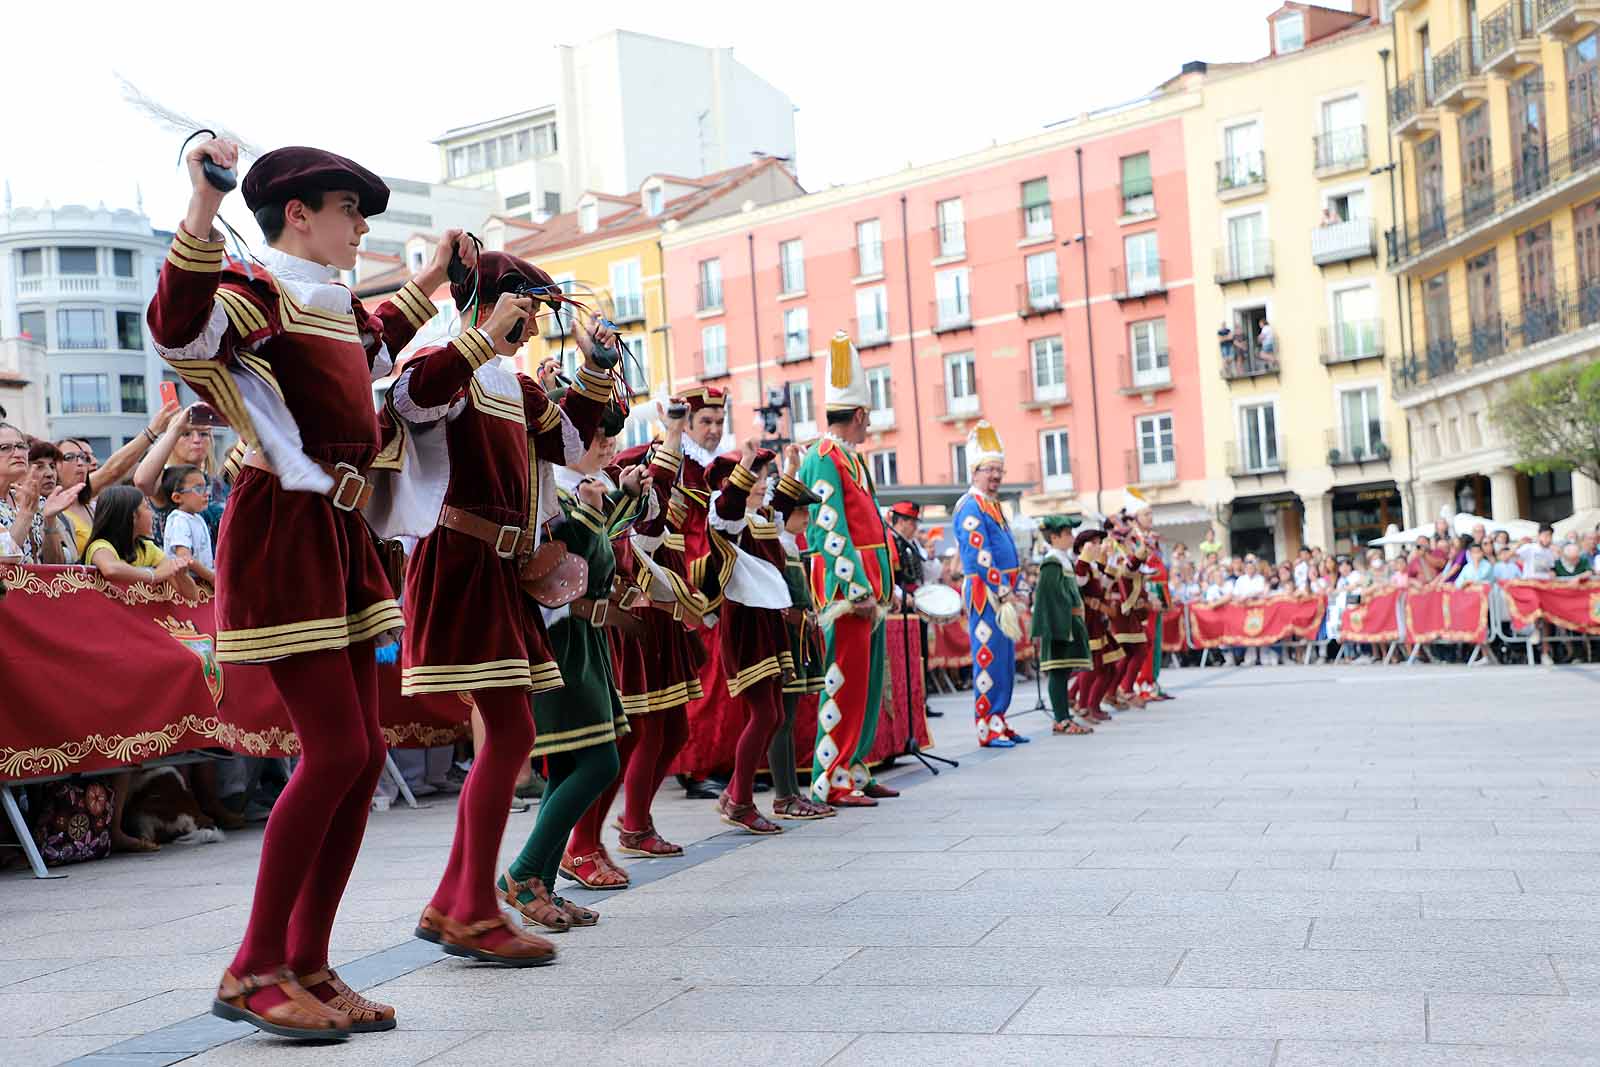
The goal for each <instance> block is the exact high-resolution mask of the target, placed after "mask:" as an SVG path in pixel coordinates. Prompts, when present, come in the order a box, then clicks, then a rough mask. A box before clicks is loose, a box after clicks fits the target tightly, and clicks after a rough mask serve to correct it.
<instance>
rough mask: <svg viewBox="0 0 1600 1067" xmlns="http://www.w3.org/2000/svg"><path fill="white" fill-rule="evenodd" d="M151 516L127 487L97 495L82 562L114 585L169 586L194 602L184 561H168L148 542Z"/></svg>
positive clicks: (145, 502)
mask: <svg viewBox="0 0 1600 1067" xmlns="http://www.w3.org/2000/svg"><path fill="white" fill-rule="evenodd" d="M154 519H155V515H154V513H153V512H152V511H151V509H150V502H149V501H148V500H146V499H145V498H144V494H143V493H141V492H139V490H137V489H135V488H134V487H133V486H131V485H114V486H112V487H111V488H110V489H107V490H106V491H105V492H103V493H101V494H100V501H99V504H98V505H97V506H96V507H95V513H94V528H93V529H92V530H91V531H90V533H89V547H88V548H87V549H85V550H84V560H85V562H87V563H88V564H89V565H91V566H92V567H94V568H95V569H96V570H98V571H99V572H100V574H101V575H102V576H103V577H105V578H106V579H108V580H110V581H114V582H150V583H155V582H171V583H172V586H173V588H174V589H175V590H177V592H178V594H179V595H180V596H183V597H187V598H188V599H191V600H192V599H194V598H195V597H196V596H197V595H198V594H199V590H198V589H196V588H195V584H194V579H193V578H191V577H190V576H189V563H188V561H187V560H181V559H171V558H168V556H167V554H166V553H165V552H163V551H161V549H160V547H159V546H157V544H156V543H155V542H154V541H153V540H151V539H150V528H151V525H152V523H153V522H154Z"/></svg>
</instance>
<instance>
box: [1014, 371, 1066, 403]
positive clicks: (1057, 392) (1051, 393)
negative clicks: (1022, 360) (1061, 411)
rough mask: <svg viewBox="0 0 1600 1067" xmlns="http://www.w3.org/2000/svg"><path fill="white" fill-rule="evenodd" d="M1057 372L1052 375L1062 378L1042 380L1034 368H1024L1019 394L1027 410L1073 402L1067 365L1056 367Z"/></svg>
mask: <svg viewBox="0 0 1600 1067" xmlns="http://www.w3.org/2000/svg"><path fill="white" fill-rule="evenodd" d="M1055 370H1056V372H1057V373H1054V374H1051V375H1050V377H1052V378H1053V377H1060V378H1061V380H1060V381H1059V382H1057V381H1050V382H1040V381H1039V378H1038V376H1037V374H1035V371H1034V368H1031V367H1024V368H1023V369H1022V382H1021V385H1020V387H1019V389H1018V391H1017V395H1018V396H1020V397H1022V398H1023V400H1022V407H1023V409H1024V410H1027V411H1039V410H1043V409H1047V408H1060V407H1066V406H1067V405H1068V404H1070V403H1072V393H1071V391H1070V390H1069V389H1068V388H1067V380H1066V367H1065V366H1064V365H1063V366H1061V367H1057V368H1055Z"/></svg>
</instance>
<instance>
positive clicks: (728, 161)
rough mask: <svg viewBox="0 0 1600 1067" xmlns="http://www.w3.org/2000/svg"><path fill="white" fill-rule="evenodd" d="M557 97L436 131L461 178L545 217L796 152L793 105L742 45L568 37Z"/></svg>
mask: <svg viewBox="0 0 1600 1067" xmlns="http://www.w3.org/2000/svg"><path fill="white" fill-rule="evenodd" d="M556 53H557V56H558V58H559V60H560V81H559V83H558V86H559V88H558V101H557V102H556V103H555V104H548V105H545V106H543V107H538V108H534V109H532V110H530V111H521V112H517V113H516V114H511V115H505V116H502V117H500V118H495V119H490V120H488V121H486V122H479V123H475V124H473V125H471V126H463V127H460V128H457V129H453V130H449V131H447V132H446V133H445V134H444V135H443V136H441V137H439V138H437V139H436V140H435V141H434V144H436V145H438V146H439V155H440V172H441V174H442V175H443V176H444V180H445V181H446V182H447V183H449V184H450V185H454V186H462V187H466V188H473V189H493V190H494V193H495V197H496V203H495V205H494V208H493V210H494V211H495V212H496V213H497V214H504V215H508V216H511V217H514V218H528V219H532V220H534V221H543V220H544V219H545V218H547V217H548V216H551V215H556V214H560V213H561V212H563V211H570V210H572V208H573V206H574V204H575V203H576V202H577V199H578V197H579V196H581V195H582V194H583V193H585V192H588V191H594V192H600V193H611V194H623V193H631V192H633V191H634V190H636V189H638V188H639V187H640V185H641V184H643V182H644V180H645V179H646V178H648V177H650V176H651V175H652V174H676V175H681V176H683V177H689V178H698V177H701V176H702V175H706V174H711V173H714V172H716V171H721V170H727V169H728V168H731V167H737V166H742V165H743V164H745V163H748V162H750V160H751V158H752V157H753V156H754V155H756V154H758V153H759V154H763V155H769V156H779V157H783V158H787V159H790V160H792V159H793V158H794V154H795V139H794V104H793V102H792V101H790V99H789V98H788V97H787V96H786V95H784V94H783V93H782V92H780V91H779V90H778V89H776V88H774V87H773V86H771V85H769V84H768V83H767V82H766V81H764V80H763V79H762V78H760V77H759V76H758V75H756V74H755V73H754V72H753V71H751V70H750V69H749V68H748V67H746V66H744V64H742V63H740V62H739V61H738V60H736V59H734V58H733V49H731V48H702V47H700V46H699V45H693V44H686V43H684V42H681V41H669V40H665V39H663V38H660V37H651V36H648V35H646V34H641V33H631V32H629V31H627V30H612V31H610V32H608V33H604V34H601V35H600V36H598V37H595V38H593V39H592V40H589V41H586V42H584V43H583V44H580V45H561V46H558V47H557V49H556Z"/></svg>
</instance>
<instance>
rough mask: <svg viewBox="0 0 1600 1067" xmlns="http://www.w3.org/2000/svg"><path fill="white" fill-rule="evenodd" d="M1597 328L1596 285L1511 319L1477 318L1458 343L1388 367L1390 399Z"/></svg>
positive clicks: (1434, 342) (1599, 299)
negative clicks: (1391, 386)
mask: <svg viewBox="0 0 1600 1067" xmlns="http://www.w3.org/2000/svg"><path fill="white" fill-rule="evenodd" d="M1597 325H1600V279H1591V280H1588V281H1585V282H1581V283H1580V284H1578V285H1577V286H1574V287H1572V288H1558V289H1555V290H1554V291H1552V292H1551V293H1550V295H1549V296H1547V297H1545V298H1543V299H1540V300H1532V301H1528V302H1527V303H1525V304H1524V305H1523V306H1522V307H1521V308H1519V309H1518V312H1517V314H1516V315H1515V316H1510V315H1505V314H1503V313H1495V314H1488V315H1483V316H1480V317H1479V318H1478V321H1476V322H1475V323H1474V324H1473V325H1472V326H1471V327H1470V328H1469V329H1468V331H1467V332H1466V333H1464V334H1462V335H1460V336H1459V337H1439V338H1433V339H1431V340H1429V341H1428V342H1427V344H1425V345H1424V346H1423V349H1422V351H1421V353H1420V354H1419V353H1417V352H1409V353H1405V354H1403V355H1400V356H1397V357H1395V358H1394V359H1391V360H1390V361H1389V372H1390V380H1391V382H1392V384H1393V386H1394V391H1395V395H1396V396H1401V395H1404V394H1407V393H1410V392H1414V391H1415V390H1417V389H1419V388H1421V387H1423V386H1425V385H1431V384H1438V383H1440V382H1443V381H1446V380H1448V379H1449V378H1450V377H1451V376H1452V375H1454V374H1456V373H1458V372H1465V371H1468V370H1473V369H1476V368H1479V367H1484V366H1488V365H1492V364H1494V363H1495V362H1496V361H1498V360H1501V359H1505V358H1507V357H1509V356H1512V355H1514V354H1516V353H1518V352H1522V351H1525V350H1527V349H1529V348H1532V347H1534V346H1536V345H1540V344H1544V343H1547V342H1550V343H1558V344H1559V343H1562V342H1565V341H1567V340H1568V338H1569V337H1570V336H1571V335H1573V334H1576V333H1578V332H1579V331H1592V330H1593V329H1594V327H1596V326H1597Z"/></svg>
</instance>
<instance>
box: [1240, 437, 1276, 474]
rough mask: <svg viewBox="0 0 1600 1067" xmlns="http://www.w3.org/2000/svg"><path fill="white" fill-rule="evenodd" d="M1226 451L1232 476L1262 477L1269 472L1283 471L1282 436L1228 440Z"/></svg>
mask: <svg viewBox="0 0 1600 1067" xmlns="http://www.w3.org/2000/svg"><path fill="white" fill-rule="evenodd" d="M1226 452H1227V466H1228V476H1229V477H1231V478H1261V477H1264V476H1266V475H1268V474H1282V473H1283V469H1284V463H1283V441H1282V439H1281V438H1278V437H1275V436H1274V437H1271V438H1266V439H1257V438H1246V439H1245V440H1242V441H1241V440H1238V439H1235V440H1232V441H1229V442H1227V448H1226Z"/></svg>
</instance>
